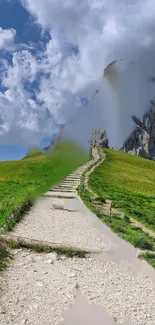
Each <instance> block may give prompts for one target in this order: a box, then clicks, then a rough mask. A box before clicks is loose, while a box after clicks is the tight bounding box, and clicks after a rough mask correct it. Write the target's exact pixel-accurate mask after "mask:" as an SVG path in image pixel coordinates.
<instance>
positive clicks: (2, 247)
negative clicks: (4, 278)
mask: <svg viewBox="0 0 155 325" xmlns="http://www.w3.org/2000/svg"><path fill="white" fill-rule="evenodd" d="M10 258H11V254H10V252H9V249H8V246H7V244H6V242H5V241H4V240H3V239H2V238H1V237H0V271H3V270H4V269H5V268H6V267H7V266H8V263H9V260H10Z"/></svg>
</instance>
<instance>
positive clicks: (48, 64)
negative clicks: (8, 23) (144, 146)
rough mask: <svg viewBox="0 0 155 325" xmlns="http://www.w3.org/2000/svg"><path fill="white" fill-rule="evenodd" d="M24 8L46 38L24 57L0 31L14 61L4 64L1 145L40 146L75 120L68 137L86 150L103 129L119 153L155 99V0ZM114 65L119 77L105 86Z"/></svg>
mask: <svg viewBox="0 0 155 325" xmlns="http://www.w3.org/2000/svg"><path fill="white" fill-rule="evenodd" d="M21 4H22V6H23V7H24V8H25V10H27V11H28V13H29V14H30V15H31V16H32V18H33V21H34V23H35V24H39V25H40V27H41V30H42V38H41V39H39V40H38V45H39V46H37V44H34V46H32V48H26V45H25V49H24V48H23V46H20V44H18V46H17V44H16V46H15V35H16V33H18V31H14V30H13V29H10V30H2V29H0V51H1V52H0V54H1V53H3V52H4V50H5V51H6V52H8V53H9V59H8V56H6V57H5V56H4V55H3V56H1V60H0V71H1V74H0V81H1V92H0V141H1V142H3V143H16V144H17V143H18V144H24V145H34V144H38V143H39V141H40V140H41V139H42V138H43V137H47V136H51V135H52V133H53V132H56V131H58V129H59V125H60V124H61V123H64V122H69V121H71V120H73V121H72V123H71V125H70V126H68V133H69V134H71V135H72V137H73V138H76V139H78V140H79V141H80V142H82V143H87V141H88V137H89V136H90V132H91V131H92V129H93V128H96V127H99V128H102V129H103V128H107V130H108V134H109V137H110V141H111V144H112V145H114V146H120V145H122V142H123V141H124V140H125V138H126V137H127V136H128V134H129V132H131V130H132V128H133V124H132V121H131V118H130V117H131V115H133V114H137V115H138V116H139V117H140V116H142V114H143V113H144V111H146V110H147V109H148V107H149V101H150V99H151V98H152V96H153V95H154V94H155V87H154V85H153V84H151V83H149V82H148V77H149V76H152V75H155V62H154V55H155V37H154V28H155V2H154V0H148V1H145V2H143V1H140V0H135V1H131V0H126V1H124V0H120V1H118V0H65V1H62V0H44V1H42V0H21ZM47 32H48V35H49V37H48V40H47V41H46V42H45V39H44V35H45V34H46V33H47ZM121 58H123V59H124V60H122V61H119V60H120V59H121ZM113 60H118V63H117V69H116V71H115V77H114V76H113V74H112V79H111V81H110V80H108V78H106V79H105V80H104V83H103V71H104V69H105V67H106V66H107V64H109V63H110V62H112V61H113ZM112 80H113V81H112ZM102 83H103V85H102ZM101 85H102V86H101ZM98 87H100V92H99V93H98V94H97V95H96V96H95V97H94V98H93V100H92V101H91V102H90V103H89V102H88V104H87V106H83V104H82V103H83V101H84V99H86V98H89V97H90V96H91V95H92V94H93V92H94V91H95V90H96V89H97V88H98Z"/></svg>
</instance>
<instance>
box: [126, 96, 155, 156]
mask: <svg viewBox="0 0 155 325" xmlns="http://www.w3.org/2000/svg"><path fill="white" fill-rule="evenodd" d="M132 119H133V121H134V122H135V124H136V128H135V130H134V131H133V132H132V133H131V134H130V136H129V137H128V139H127V140H126V141H125V142H124V145H123V147H122V148H121V151H125V152H129V153H131V154H133V155H136V156H141V157H144V158H147V159H151V160H155V102H154V101H151V107H150V110H149V111H148V112H147V113H146V114H145V115H144V117H143V119H138V118H137V117H136V116H132Z"/></svg>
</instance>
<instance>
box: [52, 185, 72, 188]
mask: <svg viewBox="0 0 155 325" xmlns="http://www.w3.org/2000/svg"><path fill="white" fill-rule="evenodd" d="M58 187H59V188H76V187H77V185H74V184H68V185H67V184H61V185H58V186H55V188H58Z"/></svg>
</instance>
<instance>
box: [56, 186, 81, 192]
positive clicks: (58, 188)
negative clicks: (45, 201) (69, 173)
mask: <svg viewBox="0 0 155 325" xmlns="http://www.w3.org/2000/svg"><path fill="white" fill-rule="evenodd" d="M52 190H64V191H68V190H69V191H75V190H76V187H75V186H74V187H71V186H70V187H66V186H61V187H60V186H57V187H55V188H54V189H51V191H52Z"/></svg>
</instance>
